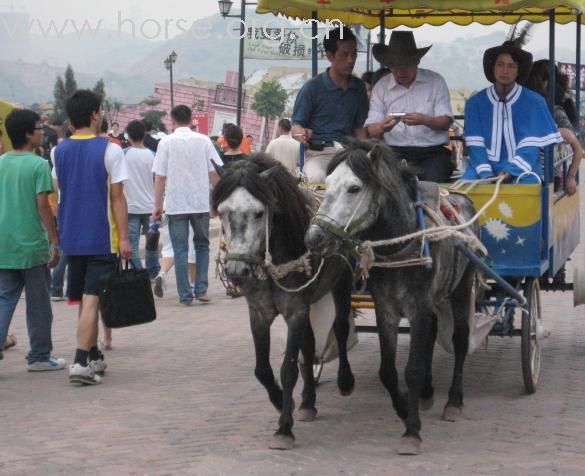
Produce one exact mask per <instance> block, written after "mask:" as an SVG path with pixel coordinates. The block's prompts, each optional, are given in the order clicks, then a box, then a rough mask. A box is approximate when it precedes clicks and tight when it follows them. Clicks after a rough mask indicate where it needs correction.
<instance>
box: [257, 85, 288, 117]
mask: <svg viewBox="0 0 585 476" xmlns="http://www.w3.org/2000/svg"><path fill="white" fill-rule="evenodd" d="M287 98H288V95H287V93H286V91H285V90H284V88H283V87H282V86H281V85H280V83H279V82H278V81H275V80H270V81H263V82H262V84H261V85H260V89H258V91H257V92H256V94H254V101H255V102H254V105H253V106H252V109H254V111H256V112H257V113H258V115H259V116H262V117H265V118H266V119H274V118H277V117H280V115H281V114H282V113H283V112H284V108H285V107H286V100H287Z"/></svg>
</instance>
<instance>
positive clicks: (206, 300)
mask: <svg viewBox="0 0 585 476" xmlns="http://www.w3.org/2000/svg"><path fill="white" fill-rule="evenodd" d="M195 299H197V300H198V301H199V302H200V303H202V304H208V303H209V302H211V298H210V297H209V296H208V295H207V294H202V295H201V296H197V297H196V298H195Z"/></svg>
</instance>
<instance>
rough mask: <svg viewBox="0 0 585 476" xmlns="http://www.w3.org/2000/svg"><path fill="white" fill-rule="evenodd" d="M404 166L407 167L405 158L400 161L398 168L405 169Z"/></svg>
mask: <svg viewBox="0 0 585 476" xmlns="http://www.w3.org/2000/svg"><path fill="white" fill-rule="evenodd" d="M406 167H408V162H407V161H406V159H402V160H401V161H400V168H402V169H405V168H406Z"/></svg>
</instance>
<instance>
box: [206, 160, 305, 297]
mask: <svg viewBox="0 0 585 476" xmlns="http://www.w3.org/2000/svg"><path fill="white" fill-rule="evenodd" d="M295 194H296V195H300V193H299V192H298V187H297V186H296V183H295V181H294V179H293V177H292V176H291V175H290V174H289V173H288V171H287V170H286V169H285V168H284V167H283V166H282V165H281V164H280V163H278V162H276V161H275V160H273V159H271V158H270V157H269V156H267V155H266V154H255V155H253V156H252V157H251V158H250V159H246V160H241V161H237V162H234V163H232V164H230V165H229V166H227V167H226V168H225V170H224V173H223V176H222V178H221V180H220V181H219V183H218V184H217V185H216V187H215V189H214V190H213V195H212V201H213V208H214V209H215V210H216V211H217V214H218V216H219V217H220V219H221V223H222V227H223V229H224V233H225V237H226V241H227V242H226V245H227V250H228V252H227V255H226V274H227V276H228V277H229V279H230V280H231V281H232V282H233V283H234V284H235V285H238V286H239V285H241V284H243V282H244V281H245V280H247V279H250V278H253V277H255V273H254V271H255V268H256V267H257V266H259V265H262V264H263V263H264V255H265V252H266V250H267V247H268V248H269V247H270V246H272V247H273V248H274V247H275V248H278V250H275V251H273V253H274V255H275V256H274V258H275V261H278V259H279V258H280V257H281V256H282V255H283V254H286V251H287V250H285V249H283V248H286V247H287V246H288V248H289V250H288V251H291V252H293V254H294V252H295V250H294V248H299V243H298V242H299V241H300V245H301V248H302V249H301V250H300V251H298V252H297V256H298V255H301V254H302V253H303V252H304V243H303V234H304V230H305V229H306V226H305V225H303V223H302V220H301V219H297V220H295V219H294V218H292V219H290V220H289V221H287V218H289V217H288V215H291V214H292V215H295V214H296V215H299V216H300V215H302V213H304V214H305V215H306V214H307V211H306V210H304V211H303V212H301V211H298V212H295V211H293V212H291V213H288V214H287V212H288V211H289V210H290V209H291V208H295V207H296V208H303V209H304V208H305V206H304V204H299V202H298V199H297V198H295ZM283 214H284V215H286V217H284V218H283ZM305 221H306V223H307V224H308V217H307V218H306V219H305ZM287 228H288V230H287ZM283 233H288V235H289V236H290V237H291V239H290V242H289V244H288V245H282V244H276V241H278V239H279V236H280V235H281V234H283ZM299 234H300V238H299V239H296V240H295V238H294V237H295V236H296V235H299ZM267 238H269V243H267V241H266V240H267ZM291 247H292V248H293V250H290V248H291ZM297 256H295V257H297Z"/></svg>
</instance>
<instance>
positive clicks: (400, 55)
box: [365, 31, 453, 182]
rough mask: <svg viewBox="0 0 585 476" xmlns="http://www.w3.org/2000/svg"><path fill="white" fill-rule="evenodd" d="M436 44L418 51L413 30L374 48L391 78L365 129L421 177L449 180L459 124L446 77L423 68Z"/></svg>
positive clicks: (375, 96) (379, 87)
mask: <svg viewBox="0 0 585 476" xmlns="http://www.w3.org/2000/svg"><path fill="white" fill-rule="evenodd" d="M431 46H432V45H431ZM431 46H427V47H425V48H417V46H416V43H415V41H414V35H413V33H412V32H411V31H393V32H392V35H391V36H390V43H389V44H388V45H383V44H378V45H375V46H374V48H373V54H374V57H375V58H376V60H377V61H378V62H380V63H381V64H382V65H383V66H386V67H388V68H389V69H390V71H391V74H389V75H387V76H385V77H384V78H382V79H381V80H380V81H378V82H377V83H376V85H375V86H374V89H373V90H372V96H371V99H370V111H369V114H368V118H367V120H366V123H365V126H366V127H367V129H368V133H369V135H370V137H373V138H382V137H383V138H384V141H385V142H386V143H387V144H388V145H389V146H390V147H391V148H392V150H394V151H395V152H396V154H397V156H398V157H399V158H400V159H404V160H406V161H407V162H408V163H409V164H410V165H412V166H413V167H415V168H416V169H417V170H418V171H419V174H418V175H419V178H420V179H422V180H429V181H433V182H446V181H447V180H448V179H449V177H450V176H451V172H452V169H453V166H452V163H451V153H450V151H449V150H448V149H447V148H446V146H447V145H448V144H449V126H450V125H451V123H452V122H453V112H452V111H451V100H450V98H449V89H448V88H447V84H446V83H445V80H444V79H443V77H442V76H441V75H439V74H437V73H435V72H433V71H430V70H428V69H422V68H419V67H418V65H419V63H420V60H421V58H422V57H423V56H424V55H425V54H426V53H427V51H429V49H430V48H431Z"/></svg>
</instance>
